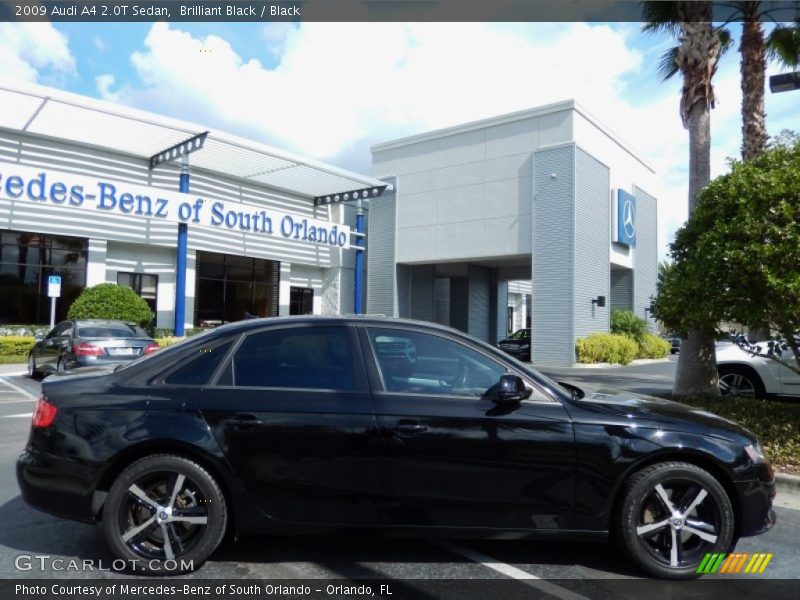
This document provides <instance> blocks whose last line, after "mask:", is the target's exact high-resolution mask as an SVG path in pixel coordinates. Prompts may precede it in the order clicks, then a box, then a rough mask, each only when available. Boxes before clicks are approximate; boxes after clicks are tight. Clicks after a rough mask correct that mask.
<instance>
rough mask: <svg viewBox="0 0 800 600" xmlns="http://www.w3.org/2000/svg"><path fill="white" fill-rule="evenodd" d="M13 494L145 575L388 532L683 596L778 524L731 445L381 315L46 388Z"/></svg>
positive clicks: (280, 322) (680, 416) (749, 453)
mask: <svg viewBox="0 0 800 600" xmlns="http://www.w3.org/2000/svg"><path fill="white" fill-rule="evenodd" d="M17 477H18V481H19V485H20V488H21V489H22V494H23V497H24V499H25V500H26V501H27V502H28V503H29V504H31V505H33V506H35V507H37V508H40V509H42V510H44V511H46V512H49V513H52V514H56V515H60V516H62V517H66V518H70V519H77V520H80V521H85V522H90V523H91V522H95V521H98V520H102V523H103V529H104V533H105V537H106V540H107V542H108V544H109V546H110V547H111V549H112V551H113V553H114V555H115V556H116V557H119V558H121V559H124V560H125V561H126V564H129V565H131V568H132V569H136V570H139V571H144V572H150V573H157V572H161V573H163V572H164V570H165V568H164V567H165V566H166V564H167V563H166V561H171V560H176V561H178V562H177V566H178V570H179V571H180V570H189V569H192V568H196V567H198V566H199V565H200V564H201V563H202V562H203V561H204V560H206V559H207V558H208V557H209V556H210V555H211V554H212V553H213V552H214V550H215V549H216V548H217V546H218V544H219V543H220V541H221V540H222V538H223V535H224V534H225V532H226V531H227V530H228V529H231V530H232V532H233V533H234V534H236V535H240V536H241V535H250V534H264V533H289V532H293V533H312V532H313V533H320V532H342V531H353V530H362V531H370V532H373V531H376V530H386V531H391V532H393V533H397V532H403V533H406V534H410V535H421V536H428V537H430V536H451V537H502V538H511V537H521V538H539V539H548V540H551V539H554V538H571V539H579V540H605V539H606V538H607V537H608V536H609V534H611V535H612V536H614V537H615V538H616V539H617V540H618V541H619V543H620V544H621V546H622V548H623V549H624V550H625V551H626V552H627V554H628V555H629V557H630V560H632V561H633V562H634V563H635V564H637V565H639V566H640V567H641V568H643V569H644V570H646V571H647V572H648V573H650V574H652V575H656V576H660V577H667V578H690V577H696V576H697V568H698V565H699V564H700V561H701V560H702V559H703V557H704V556H705V555H706V553H709V552H728V551H730V550H731V549H732V548H733V547H734V546H735V544H736V541H737V540H738V538H739V537H741V536H750V535H755V534H758V533H761V532H763V531H766V530H768V529H769V528H770V527H771V526H772V525H773V523H774V521H775V513H774V511H773V510H772V499H773V497H774V494H775V487H774V474H773V470H772V468H771V466H770V465H769V463H768V462H767V461H766V460H765V459H764V455H763V453H762V450H761V446H760V445H759V443H758V441H757V440H756V438H755V437H754V436H753V434H751V433H750V432H748V431H747V430H745V429H743V428H742V427H740V426H739V425H736V424H735V423H733V422H731V421H727V420H724V419H721V418H719V417H716V416H714V415H712V414H710V413H707V412H705V411H701V410H697V409H694V408H691V407H688V406H685V405H682V404H677V403H675V402H670V401H667V400H661V399H657V398H648V397H637V396H635V395H632V394H628V393H620V392H613V391H608V390H591V389H588V388H587V389H584V390H581V389H579V388H577V387H574V386H571V385H569V384H559V383H556V382H554V381H551V380H550V379H548V378H547V377H545V376H544V375H542V374H540V373H538V372H537V371H536V370H534V369H532V368H529V367H528V366H525V365H522V364H520V363H519V362H517V361H514V360H512V359H510V358H508V357H507V356H506V355H505V354H503V353H502V352H500V351H498V350H497V349H495V348H493V347H491V346H489V345H488V344H484V343H483V342H479V341H476V340H475V339H473V338H470V337H468V336H466V335H464V334H463V333H460V332H458V331H455V330H453V329H450V328H446V327H441V326H437V325H434V324H430V323H419V322H414V321H403V320H394V319H385V318H383V319H380V318H372V317H369V318H367V317H364V318H359V317H349V318H343V317H339V318H334V317H316V318H315V317H294V318H291V317H290V318H273V319H258V320H248V321H243V322H239V323H234V324H230V325H226V326H222V327H219V328H217V329H215V330H213V331H211V332H209V333H207V334H204V335H202V336H199V337H196V338H191V339H189V340H187V341H185V342H183V343H181V344H178V345H175V346H172V347H170V348H167V349H165V350H162V351H160V352H157V353H154V354H152V355H150V356H146V357H143V358H141V359H140V360H136V361H133V362H130V363H128V364H125V365H122V366H119V367H117V368H113V369H112V368H106V369H97V370H86V371H84V372H83V373H81V372H75V373H73V374H70V373H65V374H59V375H56V376H54V377H49V378H48V379H46V380H45V381H44V383H43V385H42V397H41V399H40V400H39V403H38V405H37V407H36V410H35V413H34V416H33V423H32V429H31V433H30V437H29V440H28V444H27V446H26V448H25V451H24V452H23V453H22V454H21V455H20V457H19V460H18V463H17ZM170 564H172V565H173V566H175V565H174V563H170ZM173 572H174V571H173Z"/></svg>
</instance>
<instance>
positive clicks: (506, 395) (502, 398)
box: [495, 373, 531, 404]
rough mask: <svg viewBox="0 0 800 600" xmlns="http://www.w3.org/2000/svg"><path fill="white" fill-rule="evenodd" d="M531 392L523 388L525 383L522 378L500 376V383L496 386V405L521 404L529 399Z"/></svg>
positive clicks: (509, 374) (506, 375) (507, 374)
mask: <svg viewBox="0 0 800 600" xmlns="http://www.w3.org/2000/svg"><path fill="white" fill-rule="evenodd" d="M530 395H531V390H529V389H528V388H527V387H525V382H524V381H522V378H521V377H519V376H517V375H513V374H511V373H505V374H503V375H501V376H500V383H498V385H497V400H495V402H497V403H498V404H512V403H518V402H522V401H523V400H525V399H526V398H528V397H530Z"/></svg>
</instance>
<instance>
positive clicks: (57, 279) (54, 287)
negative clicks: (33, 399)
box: [47, 275, 61, 298]
mask: <svg viewBox="0 0 800 600" xmlns="http://www.w3.org/2000/svg"><path fill="white" fill-rule="evenodd" d="M47 296H48V297H50V298H60V297H61V275H50V277H48V278H47Z"/></svg>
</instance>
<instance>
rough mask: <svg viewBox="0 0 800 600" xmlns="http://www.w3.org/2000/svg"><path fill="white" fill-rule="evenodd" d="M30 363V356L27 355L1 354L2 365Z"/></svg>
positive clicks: (0, 362) (0, 363)
mask: <svg viewBox="0 0 800 600" xmlns="http://www.w3.org/2000/svg"><path fill="white" fill-rule="evenodd" d="M27 362H28V355H27V354H10V355H1V354H0V365H17V364H20V365H24V364H25V363H27Z"/></svg>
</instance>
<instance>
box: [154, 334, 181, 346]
mask: <svg viewBox="0 0 800 600" xmlns="http://www.w3.org/2000/svg"><path fill="white" fill-rule="evenodd" d="M185 339H186V338H185V337H175V336H174V335H165V336H163V337H160V338H156V344H158V347H159V348H166V347H167V346H172V344H177V343H178V342H182V341H183V340H185Z"/></svg>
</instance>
